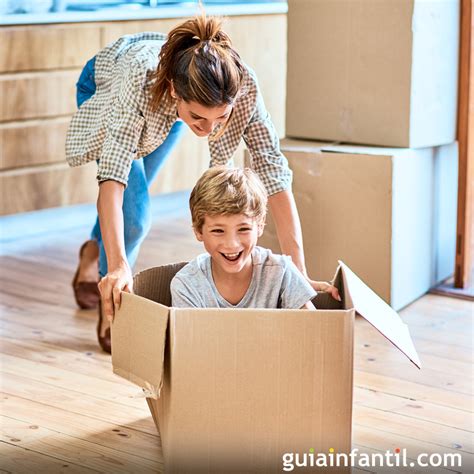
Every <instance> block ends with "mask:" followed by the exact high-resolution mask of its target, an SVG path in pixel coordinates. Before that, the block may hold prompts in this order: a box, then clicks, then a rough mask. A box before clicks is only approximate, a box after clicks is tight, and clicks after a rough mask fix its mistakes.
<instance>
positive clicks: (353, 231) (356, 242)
mask: <svg viewBox="0 0 474 474" xmlns="http://www.w3.org/2000/svg"><path fill="white" fill-rule="evenodd" d="M284 153H285V156H286V157H287V158H288V160H289V164H290V168H291V169H292V170H293V193H294V195H295V200H296V204H297V206H298V211H299V215H300V219H301V226H302V230H303V241H304V250H305V258H306V266H307V270H308V273H309V275H311V277H312V278H314V279H316V280H329V279H331V277H332V275H333V273H334V268H335V267H336V266H337V261H338V259H341V260H344V261H345V262H346V263H347V264H348V265H349V266H350V267H351V268H353V269H354V270H355V271H356V272H357V273H358V274H359V275H360V277H361V278H362V279H363V280H364V281H365V282H367V284H368V285H369V286H370V287H371V288H372V289H373V290H374V291H375V292H376V293H377V294H378V295H380V296H381V297H382V298H383V299H384V300H385V301H390V281H391V276H390V275H391V237H392V198H391V193H392V190H391V182H392V163H391V157H390V156H385V157H379V156H373V155H353V154H344V153H322V152H316V153H307V152H301V153H300V152H296V151H291V152H287V151H286V149H284ZM259 245H261V246H263V247H268V248H271V249H272V250H274V251H275V252H279V251H280V249H279V244H278V239H277V237H276V232H275V228H274V225H273V222H272V221H271V218H270V216H268V217H267V225H266V227H265V232H264V234H263V236H262V237H261V238H260V240H259Z"/></svg>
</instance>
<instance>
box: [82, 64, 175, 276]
mask: <svg viewBox="0 0 474 474" xmlns="http://www.w3.org/2000/svg"><path fill="white" fill-rule="evenodd" d="M94 68H95V57H94V58H92V59H91V60H89V61H88V62H87V64H86V65H85V66H84V69H83V70H82V72H81V75H80V77H79V81H78V82H77V84H76V86H77V95H76V99H77V106H78V107H80V106H81V105H82V104H83V103H84V102H85V101H86V100H87V99H89V98H91V97H92V96H93V95H94V94H95V90H96V86H95V73H94ZM183 133H184V123H183V122H181V121H178V122H175V124H174V125H173V127H172V128H171V130H170V133H169V134H168V136H167V137H166V139H165V141H164V142H163V143H162V144H161V145H160V146H159V147H158V148H157V149H156V150H155V151H153V152H152V153H150V154H149V155H147V156H145V157H144V158H141V159H139V160H133V163H132V167H131V169H130V174H129V176H128V186H127V188H126V189H125V192H124V195H123V207H122V210H123V220H124V240H125V252H126V254H127V260H128V262H129V264H130V266H131V267H133V266H134V265H135V262H136V260H137V257H138V252H139V250H140V245H141V243H142V242H143V240H144V239H145V237H146V235H147V234H148V231H149V230H150V227H151V208H150V195H149V193H148V189H149V187H150V184H151V183H152V182H153V180H154V179H155V177H156V175H157V174H158V171H159V170H160V168H161V167H162V166H163V164H164V162H165V161H166V159H167V158H168V156H169V155H170V153H171V152H172V150H173V149H174V148H175V146H176V145H177V144H178V141H179V139H180V138H181V136H182V135H183ZM91 239H94V240H97V243H98V245H99V274H100V276H101V277H103V276H105V275H106V274H107V258H106V255H105V249H104V244H103V242H102V236H101V233H100V225H99V219H98V218H97V219H96V222H95V225H94V228H93V229H92V232H91Z"/></svg>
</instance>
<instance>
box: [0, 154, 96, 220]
mask: <svg viewBox="0 0 474 474" xmlns="http://www.w3.org/2000/svg"><path fill="white" fill-rule="evenodd" d="M96 171H97V166H96V164H95V163H89V164H87V165H84V166H80V167H77V168H69V166H68V165H67V164H66V163H64V164H55V165H48V166H41V167H40V166H38V167H34V168H24V169H19V170H12V171H3V172H0V189H1V190H2V199H1V200H0V215H5V214H13V213H17V212H26V211H34V210H37V209H44V208H47V207H56V206H68V205H71V204H80V203H85V202H94V201H95V200H96V197H97V192H98V186H97V181H96V179H95V176H96Z"/></svg>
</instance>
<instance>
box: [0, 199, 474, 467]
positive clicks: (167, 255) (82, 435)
mask: <svg viewBox="0 0 474 474" xmlns="http://www.w3.org/2000/svg"><path fill="white" fill-rule="evenodd" d="M185 208H186V205H184V206H183V209H185ZM73 209H74V208H72V211H71V212H74V210H73ZM0 225H1V222H0ZM27 225H28V220H25V226H27ZM51 229H52V230H50V231H47V232H42V233H41V234H38V235H34V234H32V233H31V232H28V229H26V228H25V231H24V235H25V237H24V238H22V237H21V235H22V233H20V236H17V237H16V238H11V233H8V235H9V236H10V237H9V239H8V242H7V243H6V244H5V245H3V249H2V256H1V257H0V313H1V318H0V319H1V335H0V356H1V359H0V371H1V372H0V375H1V378H0V385H1V386H0V388H1V396H0V400H1V422H0V472H12V473H37V472H38V473H43V472H45V473H62V472H67V473H88V472H106V473H157V472H162V471H163V458H162V451H161V443H160V439H159V436H158V435H157V432H156V429H155V426H154V424H153V421H152V419H151V416H150V414H149V411H148V408H147V405H146V402H145V400H144V399H143V397H142V395H141V393H140V390H139V389H138V388H136V387H134V386H133V385H131V384H129V383H128V382H126V381H124V380H122V379H120V378H118V377H117V376H115V375H113V374H112V372H111V365H110V357H109V356H108V355H106V354H104V353H102V352H100V351H99V348H98V345H97V342H96V336H95V325H96V313H95V311H81V310H78V309H77V308H76V306H75V303H74V300H73V296H72V290H71V287H70V280H71V279H72V275H73V273H74V270H75V266H76V263H77V250H78V248H79V246H80V244H81V243H82V241H83V240H85V239H86V238H87V235H88V231H89V229H88V226H87V225H85V224H81V223H79V224H77V223H76V225H75V226H72V227H71V228H70V229H68V228H66V229H64V228H60V227H55V226H52V227H51ZM55 229H56V230H55ZM201 251H202V248H201V244H200V243H198V242H196V241H195V239H194V236H193V234H192V232H191V227H190V224H189V218H188V216H187V213H186V211H185V210H184V211H183V210H181V211H179V212H175V213H165V214H164V216H163V217H157V218H155V219H154V225H153V229H152V231H151V233H150V235H149V237H148V239H147V241H146V243H145V244H144V245H143V247H142V252H141V255H140V258H139V261H138V264H137V269H136V270H140V269H143V268H146V267H149V266H153V265H159V264H163V263H168V262H173V261H181V260H187V259H190V258H192V257H193V256H194V255H196V254H197V253H200V252H201ZM401 316H402V318H403V319H404V321H405V322H406V323H407V324H408V325H409V327H410V331H411V334H412V335H413V337H414V340H415V345H416V347H417V349H418V351H419V354H420V357H421V359H422V362H423V369H422V370H421V371H420V370H417V369H415V368H414V367H413V366H412V365H411V364H409V362H408V361H407V360H406V359H405V358H404V357H403V356H402V355H401V354H399V353H398V351H396V350H395V349H394V348H393V347H392V346H391V345H390V344H389V343H388V342H387V341H386V340H385V339H384V338H382V337H381V336H380V335H379V334H378V333H377V332H376V331H375V330H374V329H373V328H372V327H371V326H370V325H369V324H368V323H366V322H365V321H364V320H362V319H360V318H358V319H357V322H356V340H355V360H354V370H355V371H354V381H355V387H354V416H353V444H354V447H355V448H358V449H359V450H360V451H363V452H365V453H383V452H385V451H387V450H391V451H393V450H394V449H396V448H400V449H403V448H406V449H407V456H408V458H409V460H415V459H416V457H417V456H418V454H420V453H428V454H430V453H440V454H445V453H446V454H460V455H461V457H462V467H442V466H440V467H425V468H423V467H421V466H418V467H413V468H405V469H403V468H401V467H398V468H392V469H389V468H384V469H380V468H375V467H364V466H362V465H361V466H360V467H359V468H357V469H353V472H354V473H357V472H411V473H415V472H420V473H421V472H425V473H428V472H429V473H431V472H436V473H438V472H439V473H449V472H464V473H472V472H474V441H473V414H472V413H473V370H472V368H473V304H472V302H469V301H464V300H459V299H452V298H448V297H444V296H438V295H433V294H428V295H426V296H424V297H422V298H421V299H419V300H418V301H416V302H415V303H413V304H411V305H410V306H408V307H407V308H405V309H404V310H403V311H402V312H401ZM305 471H308V472H309V469H306V470H305Z"/></svg>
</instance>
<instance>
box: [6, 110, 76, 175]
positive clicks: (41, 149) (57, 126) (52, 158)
mask: <svg viewBox="0 0 474 474" xmlns="http://www.w3.org/2000/svg"><path fill="white" fill-rule="evenodd" d="M69 121H70V117H69V116H67V117H58V118H53V119H44V120H31V121H26V122H9V123H3V124H0V150H1V156H0V169H8V168H18V167H24V166H32V165H42V164H47V163H55V162H63V163H64V159H65V151H64V150H65V146H66V133H67V128H68V125H69Z"/></svg>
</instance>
